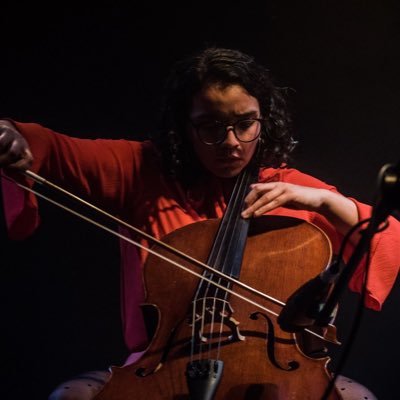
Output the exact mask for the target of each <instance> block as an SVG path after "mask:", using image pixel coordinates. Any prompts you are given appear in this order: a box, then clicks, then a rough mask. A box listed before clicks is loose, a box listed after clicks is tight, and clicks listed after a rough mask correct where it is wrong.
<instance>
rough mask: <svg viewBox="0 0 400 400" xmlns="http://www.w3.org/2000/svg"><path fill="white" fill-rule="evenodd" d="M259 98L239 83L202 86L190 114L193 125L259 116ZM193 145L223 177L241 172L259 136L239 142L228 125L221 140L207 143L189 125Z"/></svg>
mask: <svg viewBox="0 0 400 400" xmlns="http://www.w3.org/2000/svg"><path fill="white" fill-rule="evenodd" d="M260 117H261V115H260V106H259V104H258V100H257V99H256V98H255V97H253V96H250V95H249V93H248V92H247V91H246V90H245V89H244V88H243V87H242V86H239V85H230V86H228V87H220V86H217V85H212V86H207V87H205V88H203V89H202V90H201V91H200V92H199V93H198V94H197V95H196V96H195V97H194V98H193V105H192V109H191V112H190V115H189V118H190V120H191V121H192V123H193V124H194V125H198V124H204V123H213V122H214V121H221V122H224V123H225V124H226V125H230V124H232V123H235V122H236V121H238V120H241V119H244V118H260ZM189 135H190V138H191V140H192V143H193V148H194V151H195V153H196V154H197V157H198V158H199V160H200V161H201V163H202V164H203V166H204V167H205V168H206V169H207V170H208V171H210V172H211V173H212V174H214V175H216V176H218V177H220V178H232V177H234V176H236V175H238V174H239V173H240V172H241V171H242V170H243V168H244V167H245V166H246V165H247V164H248V163H249V161H250V160H251V158H252V157H253V154H254V152H255V150H256V147H257V142H258V140H254V141H252V142H248V143H244V142H240V141H239V140H238V139H237V138H236V137H235V134H234V132H233V130H232V129H230V128H227V134H226V137H225V140H224V141H223V142H221V143H219V144H213V145H209V144H204V143H203V142H202V141H201V140H200V139H199V138H198V136H197V133H196V130H195V128H194V127H193V126H191V125H190V126H189Z"/></svg>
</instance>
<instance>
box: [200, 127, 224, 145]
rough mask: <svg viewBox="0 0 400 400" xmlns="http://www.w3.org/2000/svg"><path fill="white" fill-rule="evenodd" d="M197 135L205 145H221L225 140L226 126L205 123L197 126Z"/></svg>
mask: <svg viewBox="0 0 400 400" xmlns="http://www.w3.org/2000/svg"><path fill="white" fill-rule="evenodd" d="M197 133H198V135H199V138H200V140H201V141H202V142H203V143H206V144H214V143H219V142H221V141H223V140H224V137H225V126H224V125H223V124H222V123H219V122H210V123H204V124H201V125H198V126H197Z"/></svg>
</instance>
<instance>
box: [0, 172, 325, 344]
mask: <svg viewBox="0 0 400 400" xmlns="http://www.w3.org/2000/svg"><path fill="white" fill-rule="evenodd" d="M35 175H36V174H35ZM2 178H4V179H8V180H10V181H12V182H14V183H15V184H16V185H17V186H19V187H21V188H22V189H24V190H27V191H28V192H31V193H33V194H35V195H36V196H38V197H40V198H42V199H43V200H46V201H47V202H49V203H51V204H53V205H55V206H57V207H59V208H61V209H63V210H64V211H67V212H69V213H71V214H73V215H75V216H77V217H78V218H81V219H83V220H84V221H86V222H88V223H91V224H93V225H94V226H96V227H98V228H100V229H102V230H104V231H106V232H108V233H110V234H112V235H114V236H116V237H118V238H119V239H121V240H124V241H126V242H128V243H130V244H132V245H134V246H136V247H138V248H140V249H143V250H145V251H147V252H149V253H150V254H153V255H155V256H156V257H159V258H160V259H162V260H164V261H166V262H168V263H170V264H172V265H174V266H175V267H178V268H180V269H182V270H184V271H185V272H188V273H190V274H192V275H193V276H195V277H197V278H199V279H200V280H201V281H206V282H208V283H211V284H212V285H214V286H216V287H217V288H219V289H221V290H223V291H225V292H227V293H229V294H231V295H233V296H236V297H238V298H239V299H241V300H243V301H246V302H247V303H250V304H252V305H253V306H255V307H257V308H260V309H261V310H263V311H265V312H267V313H269V314H271V315H273V316H275V317H278V316H279V314H278V313H276V312H275V311H272V310H270V309H269V308H267V307H265V306H263V305H262V304H260V303H258V302H256V301H254V300H251V299H249V298H248V297H246V296H243V295H241V294H239V293H237V292H235V291H233V290H231V289H229V288H226V287H224V286H222V285H220V284H218V283H217V282H215V281H213V280H211V279H209V278H207V277H205V276H204V275H202V274H200V273H197V272H195V271H192V270H191V269H190V268H188V267H185V266H184V265H182V264H179V263H178V262H176V261H174V260H172V259H170V258H168V257H166V256H164V255H162V254H160V253H158V252H157V251H155V250H153V249H151V248H149V247H146V246H144V245H142V244H141V243H139V242H137V241H135V240H133V239H130V238H128V237H127V236H125V235H123V234H121V233H119V232H117V231H115V230H114V229H111V228H109V227H107V226H105V225H103V224H101V223H99V222H97V221H94V220H93V219H91V218H89V217H87V216H85V215H83V214H81V213H80V212H78V211H75V210H73V209H71V208H69V207H67V206H65V205H64V204H61V203H59V202H57V201H55V200H53V199H51V198H49V197H48V196H45V195H43V194H42V193H39V192H38V191H36V190H34V189H32V188H30V187H28V186H26V185H24V184H21V183H19V182H16V181H14V180H13V179H11V178H9V177H6V176H4V175H3V176H2ZM42 180H43V181H46V180H44V179H43V178H42ZM46 182H48V181H46ZM67 193H68V192H67ZM81 200H82V199H81ZM82 201H83V202H84V200H82ZM88 204H90V203H88ZM91 206H92V207H94V208H97V207H95V206H93V205H91ZM113 218H115V219H117V220H118V218H116V217H113ZM124 225H126V226H128V227H129V226H130V225H129V224H127V223H125V222H124ZM132 228H133V229H134V230H137V228H134V227H132ZM139 232H140V231H139ZM143 233H144V232H143ZM144 235H146V236H147V234H145V233H144ZM148 236H150V235H148ZM150 237H151V236H150ZM152 239H153V241H155V242H160V244H161V246H162V247H163V246H164V245H165V243H163V242H161V241H158V240H157V239H155V238H152ZM166 246H167V247H168V248H171V249H173V250H176V249H174V248H172V247H171V246H168V245H166ZM176 251H177V252H179V250H176ZM182 254H184V253H182ZM185 258H190V259H191V257H190V256H188V255H185ZM193 261H194V263H195V264H196V265H200V264H201V265H203V266H204V268H205V269H207V270H209V271H212V272H213V273H216V274H217V275H220V276H221V277H223V278H224V279H227V280H228V281H230V282H234V283H235V284H237V285H238V286H240V287H242V288H244V289H247V290H249V291H250V292H252V293H255V294H258V295H260V296H261V297H263V298H264V299H266V300H270V301H272V302H273V303H275V304H277V305H279V306H281V307H283V306H285V303H284V302H282V301H280V300H277V299H274V298H273V297H271V296H268V295H266V294H264V293H262V292H260V291H258V290H256V289H253V288H251V287H250V286H248V285H246V284H244V283H242V282H240V281H237V280H235V279H232V278H231V277H230V276H228V275H225V274H223V273H221V272H220V271H217V270H214V269H213V268H212V267H210V266H208V265H207V264H203V263H201V262H200V261H198V260H196V259H193ZM304 331H305V332H308V333H310V334H311V335H313V336H315V337H317V338H319V339H321V340H323V341H327V342H330V341H331V340H329V339H328V338H326V337H324V336H321V335H320V334H318V333H317V332H314V331H313V330H311V329H308V328H306V329H304Z"/></svg>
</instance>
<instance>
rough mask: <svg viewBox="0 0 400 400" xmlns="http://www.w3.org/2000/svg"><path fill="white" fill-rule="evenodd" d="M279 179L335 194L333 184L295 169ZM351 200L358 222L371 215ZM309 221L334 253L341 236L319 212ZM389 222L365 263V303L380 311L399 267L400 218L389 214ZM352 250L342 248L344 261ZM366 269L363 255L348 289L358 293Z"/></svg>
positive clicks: (349, 245) (362, 206)
mask: <svg viewBox="0 0 400 400" xmlns="http://www.w3.org/2000/svg"><path fill="white" fill-rule="evenodd" d="M283 171H285V170H283ZM282 180H285V181H287V182H292V183H296V184H300V185H304V186H310V187H316V188H322V189H327V190H331V191H334V192H336V193H338V191H337V189H336V188H335V187H334V186H332V185H328V184H326V183H325V182H322V181H320V180H318V179H316V178H314V177H312V176H310V175H307V174H304V173H301V172H299V171H297V170H294V169H288V170H286V171H285V172H282ZM350 200H352V201H353V202H354V203H355V205H356V207H357V210H358V216H359V220H360V221H361V220H364V219H367V218H369V217H370V216H371V212H372V207H371V206H370V205H368V204H364V203H362V202H360V201H358V200H356V199H353V198H350ZM311 222H313V223H315V224H316V225H317V226H319V227H320V228H321V229H322V230H324V232H325V233H326V234H327V235H328V237H329V238H330V240H331V242H332V247H333V250H334V252H337V251H338V250H339V246H340V244H341V242H342V240H343V236H342V235H341V234H340V233H338V232H337V231H336V230H335V228H334V227H333V225H332V224H331V223H330V222H329V221H328V220H327V219H326V218H325V217H323V216H322V215H320V214H316V213H314V215H313V216H312V218H311ZM388 222H389V224H388V227H387V228H386V229H385V230H384V231H382V232H379V233H376V234H375V235H374V237H373V239H372V242H371V252H370V255H371V257H370V263H369V266H368V278H367V287H366V299H365V306H366V307H368V308H371V309H373V310H376V311H379V310H381V308H382V305H383V303H384V301H385V300H386V298H387V297H388V295H389V293H390V291H391V290H392V288H393V285H394V283H395V281H396V278H397V275H398V273H399V268H400V221H398V220H397V219H396V218H394V217H392V216H390V217H389V218H388ZM353 251H354V245H352V244H351V243H348V245H347V246H346V248H345V254H344V258H345V261H348V259H349V258H350V256H351V255H352V253H353ZM365 271H366V257H364V259H363V260H362V261H361V262H360V263H359V265H358V266H357V268H356V270H355V272H354V273H353V275H352V277H351V279H350V282H349V289H350V290H352V291H354V292H357V293H360V292H361V290H362V287H363V282H364V274H365Z"/></svg>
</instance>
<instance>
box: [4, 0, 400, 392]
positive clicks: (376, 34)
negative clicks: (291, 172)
mask: <svg viewBox="0 0 400 400" xmlns="http://www.w3.org/2000/svg"><path fill="white" fill-rule="evenodd" d="M45 13H48V14H49V15H48V16H46V15H45ZM0 29H1V31H0V33H1V35H0V41H1V47H0V60H1V62H0V69H1V75H0V77H1V89H0V115H1V116H6V117H12V118H14V119H16V120H20V121H34V122H39V123H42V124H44V125H46V126H48V127H51V128H53V129H55V130H58V131H60V132H65V133H68V134H72V135H74V136H81V137H93V138H94V137H110V138H119V137H126V138H132V139H134V138H137V139H142V138H144V137H146V134H147V133H148V132H149V131H150V130H151V129H152V128H153V123H154V115H155V110H156V109H157V106H158V100H159V94H160V85H161V84H162V82H163V79H164V78H165V75H166V73H167V71H168V68H169V67H170V65H171V64H172V62H173V61H174V60H176V59H177V58H178V57H180V56H182V55H184V54H186V53H188V52H191V51H192V50H193V49H197V48H199V47H203V46H204V45H205V44H217V45H220V46H227V47H236V48H239V49H241V50H244V51H246V52H248V53H250V54H252V55H254V56H255V57H256V58H257V59H258V60H259V61H260V62H262V63H265V64H267V65H268V66H269V67H270V69H271V70H272V71H273V73H274V75H275V77H276V79H277V80H278V82H279V83H280V84H281V85H283V86H289V87H292V88H293V89H294V95H293V99H294V101H293V103H294V104H293V110H294V114H295V126H296V133H297V137H298V139H299V140H300V145H299V147H298V149H297V153H296V160H297V161H296V164H295V165H296V166H297V167H299V168H301V169H302V170H303V171H305V172H308V173H311V174H312V175H315V176H317V177H319V178H321V179H322V180H325V181H327V182H330V183H332V184H334V185H336V186H337V187H338V188H339V189H340V190H341V191H342V192H343V193H344V194H347V195H351V196H354V197H357V198H358V199H360V200H362V201H365V202H371V201H372V199H373V195H374V193H375V191H376V179H377V174H378V171H379V169H380V168H381V167H382V166H383V165H384V164H386V163H395V162H397V161H398V160H400V135H399V132H400V130H399V119H398V110H399V106H398V99H399V98H400V90H399V89H400V85H399V82H400V80H399V76H398V74H399V72H398V71H400V60H399V43H400V9H399V5H398V2H396V1H380V2H376V1H373V0H370V1H362V2H361V1H355V0H352V1H323V2H322V1H321V2H318V1H302V2H288V1H267V2H253V3H250V2H249V3H243V4H241V5H234V4H230V3H229V2H227V3H224V2H219V3H218V7H217V6H216V4H207V3H204V2H196V3H189V2H188V3H186V4H184V5H180V6H175V5H174V4H171V3H170V2H168V4H156V3H151V2H148V3H147V4H142V5H140V6H138V5H132V6H131V7H128V6H125V5H124V6H121V5H117V3H115V2H114V3H111V2H110V3H108V2H103V3H101V4H99V5H97V6H96V7H93V8H91V7H88V6H86V7H85V6H82V5H81V6H79V7H76V8H74V7H73V6H71V5H69V6H68V7H67V6H64V5H62V4H57V5H54V6H47V7H46V8H45V7H43V6H40V5H38V4H34V5H27V4H16V3H13V5H7V4H5V5H4V4H3V6H2V10H1V23H0ZM42 220H43V223H42V225H41V227H40V228H39V230H38V231H37V233H36V234H35V235H33V236H32V237H31V238H29V239H27V240H26V241H24V242H22V243H19V242H11V241H9V240H8V239H7V237H6V234H5V229H4V223H3V224H2V231H1V235H2V236H1V256H2V263H1V265H2V267H1V274H2V279H1V293H2V295H3V300H2V333H3V335H4V338H3V340H2V343H3V345H4V350H3V351H2V364H3V366H5V367H6V372H5V373H3V380H4V385H3V384H2V389H1V390H2V391H3V395H2V398H10V399H22V398H24V399H25V398H30V399H45V398H46V395H47V394H48V393H49V391H50V390H51V389H52V388H53V387H54V385H55V384H57V383H58V382H61V381H62V380H64V379H66V378H68V377H70V376H72V375H73V374H75V373H79V372H82V371H85V370H88V369H98V368H105V367H107V366H108V365H109V364H118V363H119V362H121V361H122V360H123V358H124V356H125V349H124V345H123V340H122V334H121V328H120V316H119V271H118V268H119V267H118V244H117V241H116V240H114V239H113V238H109V237H108V236H106V235H105V234H102V233H99V232H97V231H96V230H95V229H93V228H91V227H90V226H87V225H86V224H84V223H82V222H80V221H77V220H76V219H75V218H74V217H70V216H66V215H65V214H64V213H62V212H61V211H58V210H55V209H54V208H53V207H52V206H48V205H45V204H43V205H42ZM399 251H400V249H399ZM398 291H399V285H398V283H397V284H396V285H395V287H394V289H393V291H392V293H391V294H390V296H389V298H388V300H387V302H386V303H385V305H384V308H383V310H382V311H381V312H373V311H370V310H367V311H366V313H365V315H364V319H363V323H362V326H361V328H360V332H359V334H358V336H357V339H356V342H355V344H354V346H353V347H352V351H351V354H350V356H349V359H348V361H347V363H346V365H345V368H344V373H345V374H346V375H348V376H350V377H352V378H354V379H357V380H359V381H361V382H362V383H364V384H366V385H367V386H369V387H370V388H371V389H372V390H373V391H374V392H375V393H376V394H377V396H378V398H380V399H395V398H398V396H397V393H396V392H397V384H398V377H397V368H396V366H397V364H398V361H397V360H398V357H399V355H400V351H399V346H398V344H397V338H398V334H397V329H398V328H399V325H400V323H399V320H400V318H399V317H398V313H397V307H398V304H399V302H400V296H399V294H398ZM357 300H358V297H357V296H356V295H354V294H351V293H345V294H344V295H343V301H342V305H341V308H340V313H339V316H338V329H339V337H340V338H341V339H342V340H345V339H346V333H347V332H348V330H349V326H350V323H351V321H352V320H353V315H354V314H353V313H354V308H355V305H356V304H357ZM339 355H340V351H339V352H338V351H334V352H333V365H335V362H337V358H338V356H339Z"/></svg>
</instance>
